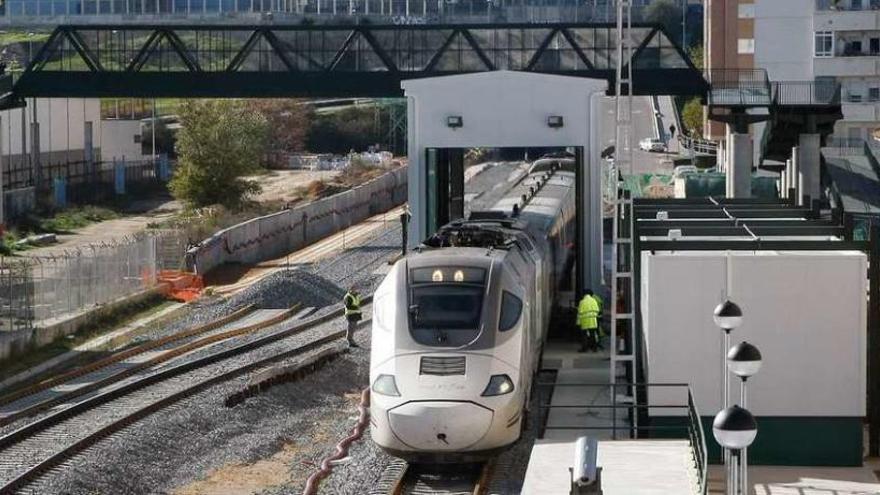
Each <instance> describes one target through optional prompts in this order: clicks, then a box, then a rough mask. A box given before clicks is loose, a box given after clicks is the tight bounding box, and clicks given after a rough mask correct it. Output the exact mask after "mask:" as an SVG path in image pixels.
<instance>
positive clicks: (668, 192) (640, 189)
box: [623, 174, 673, 198]
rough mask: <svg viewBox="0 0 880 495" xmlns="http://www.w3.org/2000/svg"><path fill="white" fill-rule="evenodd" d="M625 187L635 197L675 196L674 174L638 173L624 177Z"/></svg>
mask: <svg viewBox="0 0 880 495" xmlns="http://www.w3.org/2000/svg"><path fill="white" fill-rule="evenodd" d="M623 183H624V187H625V188H626V189H627V190H628V191H630V193H632V197H634V198H664V197H672V196H673V187H672V186H673V184H672V176H671V175H666V174H636V175H625V176H624V177H623Z"/></svg>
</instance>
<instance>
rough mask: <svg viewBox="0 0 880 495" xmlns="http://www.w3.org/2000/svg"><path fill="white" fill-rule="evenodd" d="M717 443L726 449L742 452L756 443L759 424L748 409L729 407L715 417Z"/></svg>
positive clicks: (714, 429) (713, 429) (714, 425)
mask: <svg viewBox="0 0 880 495" xmlns="http://www.w3.org/2000/svg"><path fill="white" fill-rule="evenodd" d="M712 434H713V435H714V436H715V441H716V442H718V444H719V445H721V446H722V447H724V448H726V449H731V450H740V449H744V448H747V447H748V446H749V445H751V444H752V442H754V441H755V436H756V435H757V434H758V423H756V422H755V418H754V416H752V413H750V412H749V411H748V410H747V409H743V408H741V407H739V406H732V407H728V408H727V409H723V410H721V411H720V412H719V413H718V414H716V415H715V421H713V422H712Z"/></svg>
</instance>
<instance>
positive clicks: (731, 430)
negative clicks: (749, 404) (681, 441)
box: [712, 405, 758, 495]
mask: <svg viewBox="0 0 880 495" xmlns="http://www.w3.org/2000/svg"><path fill="white" fill-rule="evenodd" d="M757 434H758V424H757V423H756V422H755V418H754V417H753V416H752V413H750V412H749V411H748V410H746V409H743V408H742V407H739V406H737V405H734V406H731V407H728V408H726V409H722V410H721V412H719V413H718V414H716V415H715V421H713V422H712V435H713V436H714V437H715V441H716V442H718V445H720V446H721V447H722V448H724V449H727V450H729V451H730V452H731V454H732V455H731V456H730V464H731V468H732V469H730V471H729V474H731V475H732V476H731V478H732V480H731V481H732V483H731V485H732V487H731V488H730V489H729V491H728V495H739V494H742V493H743V487H742V484H741V480H738V479H737V478H738V476H737V474H738V469H737V460H738V459H739V456H740V453H741V452H742V450H743V449H746V448H748V446H749V445H751V444H752V442H753V441H755V436H756V435H757Z"/></svg>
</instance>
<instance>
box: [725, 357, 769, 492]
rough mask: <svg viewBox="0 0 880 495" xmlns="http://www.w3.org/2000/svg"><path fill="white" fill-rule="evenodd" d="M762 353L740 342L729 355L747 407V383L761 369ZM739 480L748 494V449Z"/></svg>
mask: <svg viewBox="0 0 880 495" xmlns="http://www.w3.org/2000/svg"><path fill="white" fill-rule="evenodd" d="M761 363H762V361H761V351H759V350H758V348H757V347H755V346H753V345H752V344H749V343H748V342H740V343H739V344H737V345H735V346H733V347H731V348H730V351H729V352H728V353H727V367H728V368H729V369H730V371H731V372H732V373H733V374H734V375H736V376H738V377H740V380H741V381H740V389H739V394H740V399H739V400H740V404H742V407H747V402H746V399H747V397H746V381H748V379H749V378H750V377H752V376H754V375H755V374H756V373H757V372H758V370H760V369H761ZM739 479H740V480H741V483H740V484H741V485H742V486H743V490H744V493H748V489H749V453H748V449H747V448H743V449H742V456H740V474H739Z"/></svg>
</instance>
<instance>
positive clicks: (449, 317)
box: [411, 284, 483, 330]
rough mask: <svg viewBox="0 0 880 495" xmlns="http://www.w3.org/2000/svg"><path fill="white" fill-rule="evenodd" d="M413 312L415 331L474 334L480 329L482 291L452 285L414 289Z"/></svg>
mask: <svg viewBox="0 0 880 495" xmlns="http://www.w3.org/2000/svg"><path fill="white" fill-rule="evenodd" d="M411 308H412V311H411V314H412V318H411V322H412V328H413V329H416V330H422V329H425V330H433V329H443V330H473V329H476V328H477V327H479V326H480V313H481V312H482V309H483V288H482V287H479V286H473V285H452V284H429V285H424V286H421V287H413V289H412V301H411Z"/></svg>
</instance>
